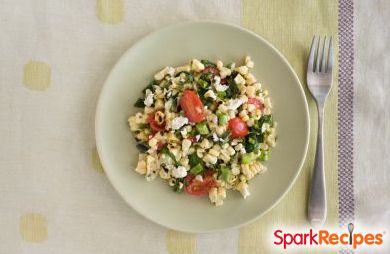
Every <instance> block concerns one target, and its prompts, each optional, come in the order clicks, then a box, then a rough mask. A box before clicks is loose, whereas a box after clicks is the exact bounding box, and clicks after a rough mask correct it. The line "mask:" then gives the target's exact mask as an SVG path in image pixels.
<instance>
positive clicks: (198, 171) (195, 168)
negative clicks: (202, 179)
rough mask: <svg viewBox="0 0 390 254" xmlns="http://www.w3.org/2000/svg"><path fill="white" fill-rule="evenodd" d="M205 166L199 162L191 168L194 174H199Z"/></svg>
mask: <svg viewBox="0 0 390 254" xmlns="http://www.w3.org/2000/svg"><path fill="white" fill-rule="evenodd" d="M203 170H204V168H203V166H202V164H200V163H199V164H198V165H196V166H195V167H193V168H191V169H190V173H191V174H193V175H199V174H201V173H202V172H203Z"/></svg>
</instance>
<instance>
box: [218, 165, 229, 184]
mask: <svg viewBox="0 0 390 254" xmlns="http://www.w3.org/2000/svg"><path fill="white" fill-rule="evenodd" d="M230 173H231V172H230V170H229V168H228V167H221V175H220V176H221V178H222V180H224V181H225V182H227V181H228V179H229V176H230Z"/></svg>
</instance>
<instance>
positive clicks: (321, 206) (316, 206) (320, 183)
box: [308, 102, 327, 228]
mask: <svg viewBox="0 0 390 254" xmlns="http://www.w3.org/2000/svg"><path fill="white" fill-rule="evenodd" d="M317 108H318V134H317V149H316V157H315V164H314V169H313V177H312V183H311V189H310V197H309V206H308V218H309V222H310V224H311V225H312V226H313V227H315V228H319V227H321V226H322V225H323V224H324V223H325V220H326V213H327V211H326V210H327V207H326V190H325V170H324V147H323V140H322V137H323V118H324V104H323V103H321V102H317Z"/></svg>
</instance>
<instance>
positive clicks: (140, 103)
mask: <svg viewBox="0 0 390 254" xmlns="http://www.w3.org/2000/svg"><path fill="white" fill-rule="evenodd" d="M134 107H137V108H144V107H145V103H144V99H142V98H138V99H137V101H136V102H135V103H134Z"/></svg>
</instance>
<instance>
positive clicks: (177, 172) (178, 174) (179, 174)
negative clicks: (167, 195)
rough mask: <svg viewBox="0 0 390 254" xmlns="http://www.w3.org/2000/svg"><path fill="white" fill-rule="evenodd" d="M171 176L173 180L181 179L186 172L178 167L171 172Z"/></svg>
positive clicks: (183, 168)
mask: <svg viewBox="0 0 390 254" xmlns="http://www.w3.org/2000/svg"><path fill="white" fill-rule="evenodd" d="M172 176H173V177H175V178H183V177H186V176H187V170H186V168H185V167H183V166H178V167H177V168H174V169H173V170H172Z"/></svg>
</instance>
